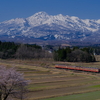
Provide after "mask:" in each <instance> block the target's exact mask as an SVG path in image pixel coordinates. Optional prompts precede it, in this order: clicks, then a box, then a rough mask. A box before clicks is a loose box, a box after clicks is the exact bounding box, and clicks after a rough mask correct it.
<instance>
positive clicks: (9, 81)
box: [0, 66, 28, 100]
mask: <svg viewBox="0 0 100 100" xmlns="http://www.w3.org/2000/svg"><path fill="white" fill-rule="evenodd" d="M27 85H28V80H25V79H24V77H23V74H21V73H19V72H17V71H16V70H15V69H14V68H10V69H7V68H6V67H3V66H0V100H8V99H9V98H10V100H12V99H13V98H18V99H20V100H23V98H24V96H23V94H24V93H25V90H26V86H27Z"/></svg>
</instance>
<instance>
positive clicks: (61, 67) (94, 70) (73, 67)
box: [55, 65, 100, 73]
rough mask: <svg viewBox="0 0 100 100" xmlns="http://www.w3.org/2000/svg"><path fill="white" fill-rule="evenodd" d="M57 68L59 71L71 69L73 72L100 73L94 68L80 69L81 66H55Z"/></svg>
mask: <svg viewBox="0 0 100 100" xmlns="http://www.w3.org/2000/svg"><path fill="white" fill-rule="evenodd" d="M55 68H59V69H71V70H77V71H86V72H96V73H99V72H100V69H99V68H93V67H79V66H66V65H55Z"/></svg>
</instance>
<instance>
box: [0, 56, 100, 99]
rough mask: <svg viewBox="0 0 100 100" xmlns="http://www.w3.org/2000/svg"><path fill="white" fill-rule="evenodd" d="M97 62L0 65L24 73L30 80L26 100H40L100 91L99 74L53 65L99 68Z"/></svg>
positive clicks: (12, 62) (1, 62)
mask: <svg viewBox="0 0 100 100" xmlns="http://www.w3.org/2000/svg"><path fill="white" fill-rule="evenodd" d="M96 58H97V59H98V62H94V63H71V62H54V61H53V60H51V59H40V60H36V59H35V60H34V59H33V60H13V59H12V60H0V65H2V66H6V67H8V68H9V67H15V68H16V69H17V70H18V71H20V72H22V73H24V76H25V78H26V79H28V80H31V83H30V85H29V86H28V89H29V90H30V92H29V93H28V98H27V99H26V100H41V99H44V98H49V97H56V96H63V95H69V94H75V93H84V92H91V91H97V90H100V73H91V72H79V71H77V72H76V71H71V70H61V69H55V68H54V65H55V64H66V65H74V66H85V67H97V68H100V62H99V60H100V56H96Z"/></svg>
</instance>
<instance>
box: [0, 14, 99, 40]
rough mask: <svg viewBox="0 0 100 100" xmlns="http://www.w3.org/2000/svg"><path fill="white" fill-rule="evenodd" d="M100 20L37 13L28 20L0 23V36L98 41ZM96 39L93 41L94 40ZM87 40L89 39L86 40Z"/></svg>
mask: <svg viewBox="0 0 100 100" xmlns="http://www.w3.org/2000/svg"><path fill="white" fill-rule="evenodd" d="M99 33H100V19H98V20H90V19H80V18H78V17H76V16H68V15H66V16H64V15H62V14H58V15H54V16H53V15H48V14H47V13H46V12H38V13H35V14H34V15H32V16H30V17H28V18H25V19H24V18H16V19H11V20H8V21H5V22H2V23H0V36H8V37H25V38H35V39H44V40H46V39H60V40H73V39H74V40H78V39H79V40H80V41H83V40H86V39H87V38H89V37H90V40H91V39H93V41H94V40H96V41H99V37H100V34H99ZM94 37H95V38H96V37H97V38H96V39H95V38H94ZM87 40H89V39H87Z"/></svg>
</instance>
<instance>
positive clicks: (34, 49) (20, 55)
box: [0, 41, 51, 59]
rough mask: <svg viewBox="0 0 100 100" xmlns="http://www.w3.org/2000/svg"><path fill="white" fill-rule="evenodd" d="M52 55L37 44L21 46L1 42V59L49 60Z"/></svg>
mask: <svg viewBox="0 0 100 100" xmlns="http://www.w3.org/2000/svg"><path fill="white" fill-rule="evenodd" d="M49 57H51V54H50V53H49V52H48V51H47V50H43V49H42V47H41V46H39V45H36V44H20V43H14V42H1V41H0V58H1V59H8V58H16V59H32V58H37V59H39V58H49Z"/></svg>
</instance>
